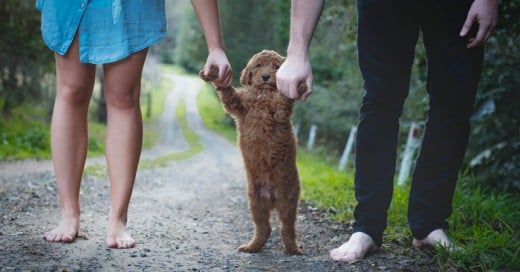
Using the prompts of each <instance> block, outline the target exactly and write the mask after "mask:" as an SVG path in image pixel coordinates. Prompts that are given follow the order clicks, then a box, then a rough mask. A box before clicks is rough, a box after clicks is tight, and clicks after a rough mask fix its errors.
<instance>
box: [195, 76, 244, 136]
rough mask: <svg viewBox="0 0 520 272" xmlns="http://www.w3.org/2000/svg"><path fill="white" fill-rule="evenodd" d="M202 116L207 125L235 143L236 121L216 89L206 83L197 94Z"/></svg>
mask: <svg viewBox="0 0 520 272" xmlns="http://www.w3.org/2000/svg"><path fill="white" fill-rule="evenodd" d="M197 106H198V108H199V112H200V116H201V118H202V120H203V121H204V123H205V124H206V126H207V127H208V128H209V129H211V130H213V131H215V132H217V133H218V134H220V135H222V136H224V137H225V138H226V139H228V140H230V141H231V142H233V143H236V141H237V133H236V129H235V126H234V121H233V119H231V117H229V116H228V115H227V114H226V113H225V112H224V110H223V108H222V105H221V104H220V101H219V98H218V96H217V94H216V92H215V89H214V88H213V87H212V86H211V85H210V84H205V85H204V87H203V88H202V90H201V91H200V92H199V95H198V96H197Z"/></svg>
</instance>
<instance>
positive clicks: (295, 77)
mask: <svg viewBox="0 0 520 272" xmlns="http://www.w3.org/2000/svg"><path fill="white" fill-rule="evenodd" d="M300 82H304V83H305V84H306V85H307V90H306V91H304V92H303V93H302V90H304V89H303V88H302V86H301V85H300V88H298V85H299V83H300ZM276 86H277V88H278V90H279V91H280V92H281V93H282V94H284V95H285V96H287V97H289V98H291V99H300V100H303V101H305V99H307V97H309V95H311V94H312V69H311V64H310V63H309V61H308V60H304V59H300V58H296V57H287V59H286V60H285V61H284V63H283V64H282V66H280V69H279V70H278V72H277V73H276ZM298 89H299V90H298Z"/></svg>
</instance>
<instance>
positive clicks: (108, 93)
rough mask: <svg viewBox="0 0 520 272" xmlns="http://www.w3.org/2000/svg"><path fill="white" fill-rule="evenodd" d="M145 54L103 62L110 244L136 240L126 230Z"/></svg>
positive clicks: (139, 135)
mask: <svg viewBox="0 0 520 272" xmlns="http://www.w3.org/2000/svg"><path fill="white" fill-rule="evenodd" d="M146 54H147V50H143V51H140V52H138V53H135V54H133V55H131V56H129V57H127V58H126V59H124V60H122V61H118V62H115V63H110V64H105V65H104V73H105V99H106V103H107V136H106V154H107V164H108V173H109V177H110V196H111V204H110V214H109V219H108V231H107V240H106V243H107V246H108V247H111V248H131V247H134V246H135V241H134V240H133V239H132V237H131V236H130V235H129V234H128V233H127V232H126V222H127V214H128V206H129V203H130V197H131V195H132V189H133V186H134V180H135V175H136V172H137V166H138V163H139V156H140V154H141V145H142V134H143V124H142V118H141V108H140V105H139V95H140V91H141V75H142V70H143V65H144V61H145V58H146Z"/></svg>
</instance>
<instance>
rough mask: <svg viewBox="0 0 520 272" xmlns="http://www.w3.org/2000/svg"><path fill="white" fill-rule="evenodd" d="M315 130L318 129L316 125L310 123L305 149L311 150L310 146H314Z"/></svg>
mask: <svg viewBox="0 0 520 272" xmlns="http://www.w3.org/2000/svg"><path fill="white" fill-rule="evenodd" d="M316 130H318V126H316V125H312V126H311V130H310V132H309V140H308V141H307V150H312V148H314V141H315V140H316Z"/></svg>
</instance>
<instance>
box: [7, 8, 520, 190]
mask: <svg viewBox="0 0 520 272" xmlns="http://www.w3.org/2000/svg"><path fill="white" fill-rule="evenodd" d="M167 7H168V8H167V13H168V20H169V34H168V36H167V37H166V38H165V39H164V40H163V41H161V42H160V43H158V44H156V45H154V46H153V47H152V49H151V51H150V57H149V59H152V60H155V63H170V64H175V65H177V66H180V67H182V68H184V69H185V70H186V71H188V72H194V73H195V72H197V71H198V70H199V69H200V68H201V67H202V66H203V63H204V61H205V57H206V56H207V50H206V45H205V42H204V39H203V36H202V32H201V31H200V26H199V24H198V22H197V21H196V18H195V15H194V13H193V10H192V8H191V5H190V3H189V1H167ZM499 9H500V10H499V19H498V24H497V27H496V30H495V32H494V34H493V36H492V37H491V39H490V40H489V42H488V44H487V45H486V47H487V48H486V55H485V67H484V72H483V74H482V79H481V82H480V85H479V90H478V95H477V99H476V103H475V112H474V115H473V116H472V121H471V122H472V130H471V138H470V143H469V147H468V152H467V155H466V158H465V165H464V172H465V173H467V174H469V175H473V176H474V177H475V179H476V180H477V181H478V182H479V183H480V184H482V185H485V186H489V187H491V188H494V189H498V190H502V191H514V192H517V191H518V190H519V189H520V152H519V151H520V137H519V135H520V124H519V120H520V110H519V109H520V107H519V105H520V90H519V87H520V84H519V83H520V71H519V67H520V54H519V48H520V46H518V45H519V44H520V20H518V18H519V17H518V15H519V14H520V0H508V1H507V0H505V1H500V5H499ZM220 13H221V21H222V28H223V32H224V39H225V43H226V50H227V54H228V57H229V59H230V61H231V64H232V67H233V69H234V82H235V84H236V85H237V84H238V82H237V81H238V76H239V74H240V71H241V69H242V67H244V66H245V64H246V61H247V60H248V59H249V58H250V56H251V55H253V54H254V53H256V52H258V51H260V50H262V49H274V50H277V51H278V52H281V53H282V54H283V53H285V50H286V46H287V41H288V35H289V16H290V1H278V0H266V1H253V0H243V1H220ZM356 20H357V17H356V4H355V1H352V0H330V1H326V3H325V9H324V11H323V14H322V16H321V19H320V22H319V25H318V27H317V29H316V33H315V35H314V39H313V42H312V45H311V51H310V56H311V62H312V65H313V71H314V84H315V85H314V89H315V92H314V93H313V95H312V96H311V97H310V98H309V99H308V100H307V101H306V102H302V103H298V104H297V106H296V110H295V114H294V123H295V124H297V125H298V127H299V131H300V135H299V138H300V142H303V143H304V142H306V141H307V135H308V133H307V132H308V131H309V129H310V127H311V125H317V127H318V128H319V129H318V133H317V135H318V136H317V138H316V139H317V144H316V145H317V146H319V149H321V150H323V152H325V153H328V154H330V155H331V156H335V157H339V156H340V155H341V152H342V151H343V148H344V146H345V142H346V139H347V135H348V133H349V131H350V129H351V128H352V127H353V126H355V125H356V123H357V118H358V110H359V105H360V102H361V97H362V95H363V81H362V78H361V75H360V72H359V67H358V64H357V51H356ZM39 29H40V14H39V12H38V11H37V10H36V9H35V8H34V1H33V0H32V1H31V0H2V1H1V2H0V33H2V35H1V38H0V71H1V77H0V116H1V119H0V120H1V121H0V147H1V148H0V150H1V152H0V160H7V159H18V158H25V157H31V156H35V157H38V156H43V157H45V156H46V154H48V132H47V129H46V128H47V127H48V123H49V120H50V116H51V114H52V103H53V99H54V93H55V90H54V88H55V87H54V80H55V79H54V60H53V55H52V52H50V51H49V50H48V48H47V47H46V46H45V45H44V43H43V41H42V39H41V35H40V31H39ZM149 66H150V65H149ZM152 66H153V65H152ZM426 72H427V71H426V55H425V50H424V47H423V46H422V43H421V41H420V40H419V42H418V44H417V47H416V58H415V62H414V66H413V72H412V78H411V83H410V94H409V97H408V99H407V101H406V105H405V110H404V112H403V115H402V118H401V134H400V146H401V148H402V149H404V142H405V140H406V135H407V133H408V128H409V125H410V123H411V122H417V123H419V124H424V122H426V118H427V111H428V96H427V94H426V87H425V79H426ZM157 73H158V69H153V67H152V68H151V69H148V70H147V71H145V82H148V83H145V86H144V88H143V94H142V95H143V97H147V96H149V95H151V89H153V88H147V86H146V84H150V85H152V84H153V82H154V78H156V77H157V76H158V75H157ZM146 78H148V79H149V80H146ZM100 80H102V78H100ZM149 82H151V83H149ZM142 100H143V101H146V99H144V98H143V99H142ZM94 101H95V103H93V104H96V105H97V106H96V105H93V109H94V110H93V112H94V113H93V114H92V118H95V119H99V120H100V121H103V110H104V107H103V97H102V95H98V96H97V97H95V98H94ZM27 112H33V113H34V114H33V115H35V116H38V117H39V119H43V120H39V122H35V123H34V124H33V125H32V126H31V127H30V128H29V129H28V130H27V129H26V127H23V128H22V127H20V128H19V129H17V124H18V123H23V122H22V121H21V120H24V119H27V118H28V117H27V114H26V113H27ZM41 121H43V122H41ZM228 122H229V123H230V124H231V121H230V120H228ZM24 150H25V151H24ZM21 151H24V152H21ZM400 151H402V150H400ZM400 153H402V152H400Z"/></svg>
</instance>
